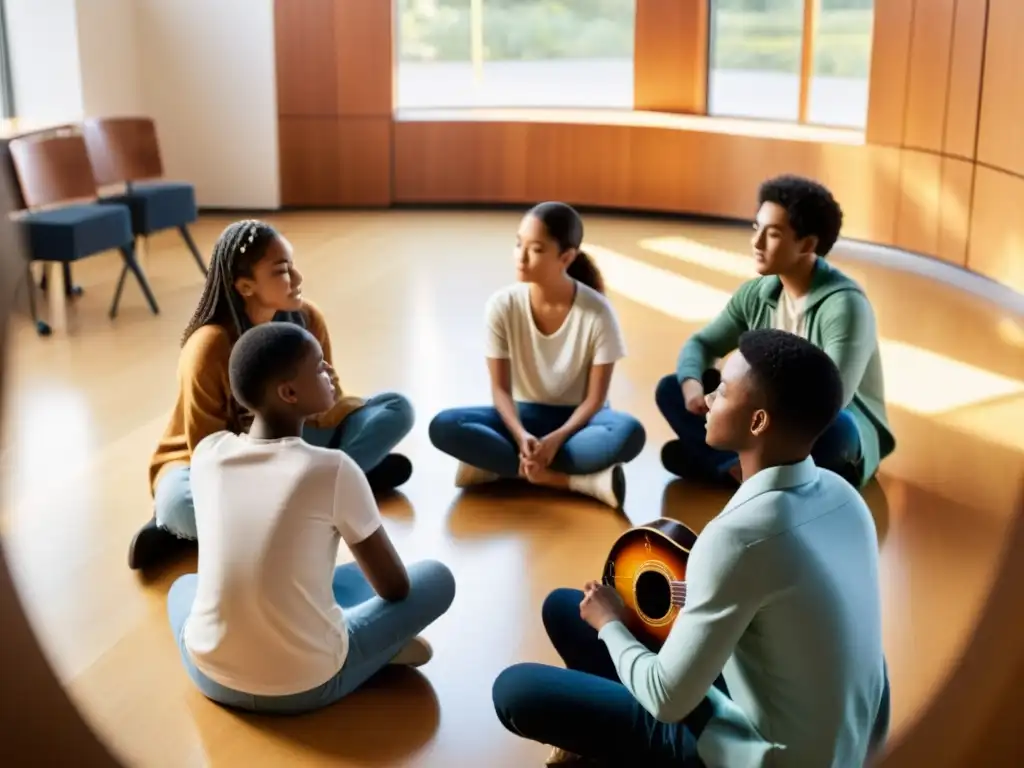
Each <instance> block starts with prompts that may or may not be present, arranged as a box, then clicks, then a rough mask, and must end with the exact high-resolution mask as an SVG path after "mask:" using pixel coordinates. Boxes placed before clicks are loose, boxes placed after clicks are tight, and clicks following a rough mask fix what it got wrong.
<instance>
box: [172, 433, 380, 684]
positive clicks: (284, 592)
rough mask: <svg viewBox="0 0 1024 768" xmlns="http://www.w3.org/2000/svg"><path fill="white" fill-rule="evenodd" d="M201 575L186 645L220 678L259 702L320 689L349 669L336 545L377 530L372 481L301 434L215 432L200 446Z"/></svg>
mask: <svg viewBox="0 0 1024 768" xmlns="http://www.w3.org/2000/svg"><path fill="white" fill-rule="evenodd" d="M191 466H192V469H191V484H192V496H193V499H194V500H195V509H196V530H197V532H198V534H199V575H198V585H197V590H196V597H195V603H194V604H193V606H192V612H191V614H190V615H189V617H188V620H187V621H186V623H185V628H184V640H185V646H186V648H187V649H188V651H189V653H190V655H191V656H192V659H193V661H194V662H195V665H196V667H198V668H199V670H200V671H201V672H202V673H203V674H205V675H206V676H207V677H209V678H210V679H212V680H215V681H216V682H218V683H220V684H221V685H224V686H226V687H228V688H231V689H233V690H236V691H242V692H244V693H249V694H253V695H256V696H282V695H288V694H293V693H301V692H304V691H308V690H310V689H313V688H316V687H318V686H320V685H322V684H323V683H325V682H327V681H328V680H329V679H330V678H331V677H333V676H334V675H335V674H336V673H337V672H338V670H340V669H341V667H342V665H343V664H344V663H345V657H346V655H347V653H348V631H347V628H346V626H345V619H344V616H343V615H342V610H341V607H340V606H339V605H338V604H337V602H336V601H335V599H334V592H333V590H332V579H333V575H334V568H335V563H336V561H337V557H338V545H339V542H340V539H342V538H344V539H345V541H346V543H347V544H349V545H350V546H351V545H353V544H357V543H359V542H361V541H363V540H364V539H366V538H367V537H368V536H370V534H372V533H373V532H374V531H376V530H377V528H378V527H380V524H381V519H380V512H379V510H378V509H377V505H376V503H375V502H374V499H373V495H372V493H371V491H370V486H369V484H368V482H367V480H366V476H365V475H364V474H363V472H362V470H360V469H359V467H358V465H356V463H355V462H354V461H353V460H352V459H351V458H350V457H349V456H348V455H346V454H345V453H343V452H342V451H336V450H329V449H326V448H317V447H316V446H313V445H310V444H309V443H307V442H305V441H304V440H302V439H301V438H298V437H292V438H283V439H280V440H256V439H254V438H251V437H249V436H248V435H244V434H243V435H235V434H232V433H230V432H218V433H216V434H213V435H210V436H209V437H207V438H206V439H204V440H203V441H201V442H200V443H199V445H197V446H196V449H195V451H194V453H193V456H192V462H191Z"/></svg>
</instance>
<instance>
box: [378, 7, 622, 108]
mask: <svg viewBox="0 0 1024 768" xmlns="http://www.w3.org/2000/svg"><path fill="white" fill-rule="evenodd" d="M380 2H384V0H380ZM396 2H397V9H398V25H397V26H398V31H397V34H398V46H397V47H398V66H397V81H398V83H397V94H396V100H397V106H398V107H399V108H405V109H408V108H423V107H430V108H437V107H614V108H622V109H632V107H633V30H634V19H635V10H636V9H635V5H636V3H635V0H396Z"/></svg>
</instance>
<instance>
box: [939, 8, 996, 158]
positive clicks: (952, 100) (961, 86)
mask: <svg viewBox="0 0 1024 768" xmlns="http://www.w3.org/2000/svg"><path fill="white" fill-rule="evenodd" d="M987 15H988V0H957V4H956V15H955V16H954V19H953V43H952V49H951V53H950V62H949V91H948V94H947V97H946V132H945V135H944V136H943V142H942V148H943V152H944V153H945V154H947V155H955V156H957V157H963V158H967V159H971V160H973V159H974V153H975V145H976V143H977V137H978V110H979V108H980V104H981V76H982V61H983V60H984V56H985V19H986V16H987Z"/></svg>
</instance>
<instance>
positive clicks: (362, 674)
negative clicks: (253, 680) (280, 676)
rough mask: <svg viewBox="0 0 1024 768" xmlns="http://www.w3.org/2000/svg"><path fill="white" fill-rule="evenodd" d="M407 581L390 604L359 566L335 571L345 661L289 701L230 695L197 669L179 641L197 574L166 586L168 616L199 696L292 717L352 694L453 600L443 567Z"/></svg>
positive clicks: (413, 572)
mask: <svg viewBox="0 0 1024 768" xmlns="http://www.w3.org/2000/svg"><path fill="white" fill-rule="evenodd" d="M409 580H410V582H411V589H410V590H409V594H408V596H406V598H405V599H404V600H400V601H398V602H393V603H391V602H388V601H386V600H383V599H382V598H380V597H378V596H377V594H376V593H375V592H374V591H373V587H371V586H370V584H369V582H368V581H367V580H366V577H365V576H363V573H362V571H361V570H360V569H359V566H358V565H356V564H355V563H346V564H345V565H340V566H338V567H337V568H336V569H335V571H334V584H333V586H334V599H335V600H337V601H338V605H340V606H341V607H342V608H344V609H345V623H346V624H347V626H348V641H349V646H348V656H347V657H346V659H345V663H344V665H343V666H342V668H341V669H340V670H339V671H338V673H337V674H336V675H335V676H334V677H332V678H331V679H330V680H328V681H327V682H326V683H324V684H323V685H321V686H319V687H317V688H314V689H312V690H310V691H305V692H304V693H295V694H291V695H288V696H253V695H252V694H248V693H245V692H244V691H235V690H232V689H230V688H225V687H224V686H223V685H220V684H219V683H216V682H214V681H213V680H211V679H210V678H208V677H206V676H205V675H204V674H203V673H202V672H200V671H199V670H198V669H196V666H195V664H194V663H193V662H192V659H191V657H190V656H189V654H188V651H187V650H186V648H185V644H184V641H183V640H182V630H183V629H184V627H185V620H186V619H187V618H188V615H189V612H190V611H191V609H192V603H193V601H194V600H195V596H196V583H197V576H196V574H194V573H187V574H185V575H184V576H181V577H179V578H178V580H177V581H175V582H174V584H173V585H171V590H170V592H168V594H167V615H168V618H169V619H170V622H171V629H172V630H173V632H174V639H175V640H176V641H177V643H178V649H179V650H180V652H181V659H182V661H183V662H184V664H185V669H186V670H187V671H188V675H189V677H190V678H191V679H192V682H194V683H195V684H196V686H197V687H198V688H199V690H200V692H201V693H202V694H203V695H204V696H206V697H207V698H208V699H211V700H212V701H215V702H217V703H218V704H222V705H224V706H227V707H234V708H236V709H243V710H248V711H250V712H259V713H262V714H275V715H294V714H300V713H302V712H310V711H312V710H315V709H320V708H322V707H326V706H328V705H330V704H333V703H335V702H336V701H339V700H340V699H342V698H344V697H345V696H347V695H348V694H350V693H352V692H353V691H354V690H356V689H357V688H358V687H359V686H361V685H362V684H363V683H365V682H366V681H367V680H369V679H370V678H371V677H373V676H374V675H375V674H376V673H377V672H379V671H380V670H381V669H383V668H384V667H385V666H387V664H388V662H390V661H391V659H393V658H394V657H395V655H396V654H397V653H398V652H399V651H400V650H401V649H402V648H403V647H404V646H405V644H406V643H408V642H409V641H410V640H411V639H412V638H414V637H416V635H418V634H419V633H420V632H422V631H423V629H425V628H426V627H427V626H428V625H430V624H432V623H433V622H434V621H435V620H436V619H437V618H438V617H439V616H441V615H442V614H443V613H445V611H447V610H448V607H449V606H450V605H451V604H452V600H454V599H455V578H454V577H453V576H452V573H451V571H449V570H448V568H447V566H445V565H443V564H442V563H439V562H437V561H435V560H425V561H422V562H418V563H413V564H412V565H410V566H409Z"/></svg>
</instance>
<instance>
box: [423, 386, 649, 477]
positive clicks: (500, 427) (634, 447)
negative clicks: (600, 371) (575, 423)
mask: <svg viewBox="0 0 1024 768" xmlns="http://www.w3.org/2000/svg"><path fill="white" fill-rule="evenodd" d="M518 408H519V419H520V420H521V421H522V423H523V428H524V429H526V431H527V432H529V433H530V434H531V435H534V436H535V437H544V436H545V435H547V434H550V433H551V432H554V431H555V430H556V429H558V428H559V427H561V426H562V425H563V424H565V422H566V421H568V419H569V417H570V416H571V415H572V413H573V411H575V410H576V408H575V407H573V406H569V405H540V404H537V403H518ZM429 432H430V442H431V443H433V444H434V447H435V448H437V449H438V450H440V451H443V452H444V453H447V454H448V455H449V456H454V457H455V458H456V459H458V460H459V461H461V462H463V463H464V464H470V465H472V466H474V467H477V468H479V469H485V470H488V471H490V472H494V473H495V474H497V475H499V476H500V477H505V478H512V477H518V476H519V445H518V444H517V443H516V441H515V439H514V438H513V437H512V434H511V433H510V432H509V431H508V427H506V426H505V423H504V422H503V421H502V420H501V415H500V414H499V413H498V410H497V409H496V408H494V407H493V406H481V407H477V408H450V409H448V410H446V411H441V413H439V414H437V416H435V417H434V419H433V421H431V422H430V429H429ZM646 440H647V434H646V432H645V431H644V428H643V425H642V424H641V423H640V422H639V421H637V420H636V419H635V418H633V417H632V416H630V415H629V414H626V413H621V412H620V411H613V410H612V409H611V408H604V409H602V410H600V411H598V412H597V413H596V414H595V415H594V417H593V418H592V419H591V420H590V421H589V422H588V423H587V424H586V425H585V426H584V427H583V428H582V429H580V430H579V431H578V432H577V433H576V434H574V435H573V436H572V437H570V438H569V439H568V440H566V441H565V443H563V444H562V447H561V448H560V449H559V451H558V453H556V454H555V458H554V459H553V460H552V462H551V469H552V470H554V471H555V472H563V473H565V474H567V475H589V474H592V473H594V472H600V471H601V470H604V469H608V468H609V467H611V466H614V465H615V464H624V463H626V462H629V461H632V460H633V459H635V458H636V457H637V456H638V455H639V454H640V451H642V450H643V447H644V443H645V442H646Z"/></svg>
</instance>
